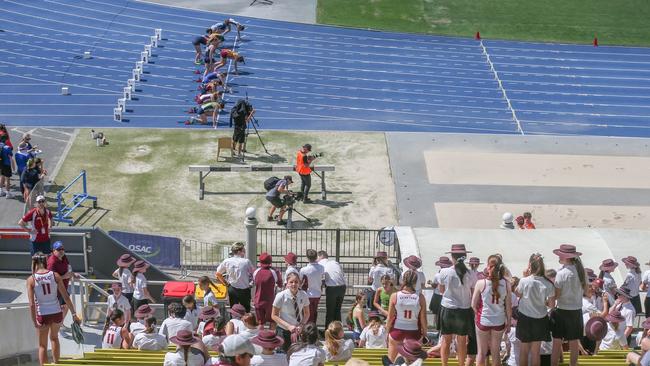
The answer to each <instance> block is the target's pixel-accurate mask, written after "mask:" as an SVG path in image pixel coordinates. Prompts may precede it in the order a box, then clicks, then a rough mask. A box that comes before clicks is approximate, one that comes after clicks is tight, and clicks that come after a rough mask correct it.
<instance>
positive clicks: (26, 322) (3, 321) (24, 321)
mask: <svg viewBox="0 0 650 366" xmlns="http://www.w3.org/2000/svg"><path fill="white" fill-rule="evenodd" d="M0 329H2V333H3V337H2V341H1V342H0V359H3V358H5V357H10V356H14V355H18V354H32V353H35V352H36V351H37V348H38V341H37V340H36V329H35V328H34V324H33V323H32V318H31V315H30V314H29V307H20V308H11V309H0Z"/></svg>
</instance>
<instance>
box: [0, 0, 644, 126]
mask: <svg viewBox="0 0 650 366" xmlns="http://www.w3.org/2000/svg"><path fill="white" fill-rule="evenodd" d="M224 17H225V16H224V15H220V14H214V13H208V12H201V11H195V10H187V9H179V8H173V7H166V6H160V5H154V4H148V3H142V2H137V1H125V0H111V1H101V0H74V1H73V0H32V1H22V0H2V1H0V29H1V32H0V121H3V122H6V123H7V124H9V125H11V126H19V125H24V126H66V127H89V126H93V127H138V128H142V127H156V128H172V127H173V128H175V127H182V128H209V127H208V126H196V125H192V126H185V125H184V124H182V123H181V122H182V121H184V120H185V119H187V117H188V114H187V113H186V110H187V109H188V108H189V107H191V106H194V105H196V104H195V102H194V101H193V99H194V96H195V95H196V94H197V90H196V88H197V86H198V83H196V82H195V81H194V80H195V79H197V78H198V75H196V74H195V73H194V72H195V71H196V70H197V69H198V67H196V66H195V65H194V64H193V58H194V50H193V46H192V44H191V42H192V39H193V38H194V37H195V36H197V35H200V34H202V33H203V32H204V30H205V28H206V27H208V26H209V25H211V24H213V23H216V22H219V21H221V20H223V18H224ZM238 20H240V21H242V22H243V23H244V24H246V26H247V29H246V30H245V31H244V33H243V34H244V37H243V39H242V40H239V41H237V42H236V44H234V42H235V39H234V36H235V33H236V32H231V33H229V34H228V35H227V36H226V43H225V46H226V47H233V46H235V47H236V49H237V50H238V52H240V53H241V54H243V55H244V56H245V58H246V64H245V65H241V66H240V68H239V69H240V75H231V76H230V77H229V79H228V82H229V86H231V87H232V89H233V92H232V93H231V94H228V95H227V96H226V101H227V102H228V105H227V107H226V109H227V110H229V108H230V106H232V105H233V103H234V102H235V101H236V100H237V99H238V98H241V97H244V96H245V95H246V94H248V96H249V98H250V99H251V101H252V102H253V104H254V106H255V108H256V109H257V111H258V113H257V117H258V120H259V121H260V123H261V127H262V128H265V129H288V130H306V129H312V130H356V131H413V132H417V131H434V132H468V133H471V132H474V133H503V134H518V133H524V134H561V135H576V134H577V135H609V136H635V137H650V103H649V102H650V49H645V48H624V47H597V48H596V47H592V46H580V45H559V44H539V43H523V42H510V41H489V40H488V41H483V46H485V49H484V48H483V47H482V45H481V43H480V42H478V41H475V40H472V39H463V38H449V37H432V36H424V35H412V34H400V33H385V32H372V31H365V30H356V29H344V28H337V27H326V26H316V25H305V24H294V23H286V22H278V21H269V20H261V19H251V18H240V19H238ZM155 28H162V29H163V40H162V41H161V42H160V47H159V48H156V49H154V52H153V54H154V56H153V57H152V58H151V60H150V61H151V62H150V63H149V64H147V65H145V67H144V70H145V75H143V79H144V80H142V81H141V82H139V83H138V84H137V86H136V93H135V94H134V96H135V99H134V100H132V101H129V102H127V111H126V113H125V115H124V121H122V122H115V121H113V108H114V107H115V105H116V102H117V99H118V98H120V97H121V93H122V90H123V88H124V87H125V86H126V81H127V79H128V78H130V77H131V70H132V69H133V67H134V65H135V61H137V60H138V59H139V57H140V52H141V51H143V47H144V45H145V44H148V43H149V38H150V37H151V36H152V35H153V34H154V29H155ZM484 50H485V52H484ZM84 51H91V53H92V56H93V57H92V58H91V59H83V58H82V55H83V52H84ZM223 69H224V70H225V69H227V67H224V68H223ZM231 71H232V70H231ZM499 80H500V82H498V81H499ZM62 86H68V87H69V88H70V89H71V92H72V94H71V95H69V96H62V95H61V87H62ZM506 98H507V99H506ZM508 101H509V102H510V103H508ZM227 124H228V123H227V115H226V113H225V112H223V113H222V115H221V116H220V123H219V127H225V126H227Z"/></svg>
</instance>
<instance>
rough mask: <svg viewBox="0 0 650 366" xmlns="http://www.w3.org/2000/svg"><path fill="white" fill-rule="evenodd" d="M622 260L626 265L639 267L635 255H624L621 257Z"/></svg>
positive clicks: (639, 264)
mask: <svg viewBox="0 0 650 366" xmlns="http://www.w3.org/2000/svg"><path fill="white" fill-rule="evenodd" d="M622 261H623V263H625V264H627V265H628V266H630V267H632V268H639V267H641V263H639V261H638V260H637V259H636V257H633V256H629V257H625V258H623V259H622Z"/></svg>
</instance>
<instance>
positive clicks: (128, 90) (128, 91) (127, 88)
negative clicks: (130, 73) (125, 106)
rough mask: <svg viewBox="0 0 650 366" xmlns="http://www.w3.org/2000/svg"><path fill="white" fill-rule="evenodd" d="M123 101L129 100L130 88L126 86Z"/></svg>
mask: <svg viewBox="0 0 650 366" xmlns="http://www.w3.org/2000/svg"><path fill="white" fill-rule="evenodd" d="M124 99H125V100H131V87H129V86H127V87H126V88H124Z"/></svg>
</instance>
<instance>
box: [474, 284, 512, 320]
mask: <svg viewBox="0 0 650 366" xmlns="http://www.w3.org/2000/svg"><path fill="white" fill-rule="evenodd" d="M483 281H484V285H485V286H484V287H483V291H481V309H480V318H479V320H480V324H481V325H483V326H486V327H495V326H500V325H503V324H505V322H506V307H505V301H506V295H507V289H506V286H507V283H506V280H505V279H503V280H500V281H499V287H498V288H497V291H498V292H499V300H497V301H495V300H493V294H494V291H493V290H492V282H491V281H488V280H483Z"/></svg>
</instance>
